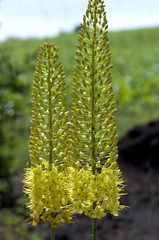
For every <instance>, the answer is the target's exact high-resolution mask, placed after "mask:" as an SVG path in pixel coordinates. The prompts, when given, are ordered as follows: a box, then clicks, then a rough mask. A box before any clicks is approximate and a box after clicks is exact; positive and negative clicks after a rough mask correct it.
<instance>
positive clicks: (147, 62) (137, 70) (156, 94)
mask: <svg viewBox="0 0 159 240" xmlns="http://www.w3.org/2000/svg"><path fill="white" fill-rule="evenodd" d="M77 38H78V32H75V33H72V34H61V35H60V36H59V37H56V38H53V39H51V38H50V39H29V40H23V41H22V40H18V39H10V40H8V41H6V42H4V43H0V111H1V116H0V123H1V125H0V135H1V155H2V158H4V159H12V160H13V161H11V162H12V163H13V167H14V166H15V165H17V164H18V166H20V167H22V166H24V162H26V161H27V159H28V136H29V124H30V114H31V87H32V81H33V74H34V66H35V63H36V58H37V54H38V50H39V47H40V45H41V44H42V43H43V42H44V41H48V42H54V43H55V44H57V45H58V46H59V55H60V58H61V61H62V64H63V67H64V70H65V74H66V77H67V90H68V93H69V97H68V103H69V106H71V89H72V74H73V66H74V63H75V60H74V56H75V44H76V43H77ZM109 40H110V50H111V52H112V63H113V65H114V66H113V69H112V75H113V87H114V93H115V100H116V105H117V115H116V121H117V125H118V134H119V136H122V135H123V134H124V133H126V132H127V130H128V129H130V128H131V127H133V126H134V125H136V124H143V123H145V122H148V121H152V120H155V119H157V118H159V110H158V109H159V47H158V46H159V28H154V29H142V30H133V31H122V32H110V33H109ZM9 162H10V161H9Z"/></svg>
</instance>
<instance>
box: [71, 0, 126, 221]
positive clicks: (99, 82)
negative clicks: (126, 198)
mask: <svg viewBox="0 0 159 240" xmlns="http://www.w3.org/2000/svg"><path fill="white" fill-rule="evenodd" d="M104 7H105V6H104V1H103V0H89V2H88V9H87V11H86V15H84V17H83V24H82V25H81V30H80V34H79V44H78V45H77V51H76V55H77V57H76V66H75V73H74V77H73V80H74V82H73V95H74V97H73V105H72V125H73V131H74V136H73V138H74V142H75V149H74V152H75V156H76V158H77V160H76V165H77V169H79V173H78V174H79V175H80V172H81V171H84V170H81V168H83V166H85V167H84V168H83V169H90V168H91V169H92V170H91V172H92V173H93V175H94V177H93V179H92V176H91V172H90V171H89V170H86V171H87V173H88V174H87V177H86V173H82V176H85V177H84V178H85V179H83V178H82V177H79V176H77V177H76V179H78V180H77V181H80V179H81V181H82V179H83V181H84V183H83V185H82V187H81V186H80V188H81V189H83V192H84V191H85V190H86V189H85V188H87V191H86V192H87V194H86V195H85V200H86V201H85V200H84V197H83V195H84V193H83V194H82V193H81V195H80V194H79V193H78V194H77V196H74V199H75V209H76V210H75V211H77V212H78V211H79V212H80V211H81V212H82V210H81V209H80V207H81V206H83V211H84V213H85V214H86V215H88V216H90V217H92V218H101V217H103V216H104V215H105V214H106V212H107V211H110V212H111V213H112V214H114V215H118V213H119V210H120V209H122V208H123V206H121V205H120V204H119V198H120V195H122V193H121V190H122V188H123V180H122V179H121V178H119V177H120V175H121V173H120V170H119V168H118V164H117V158H118V147H117V143H118V140H117V129H116V124H115V112H116V109H115V102H114V100H113V89H112V81H111V79H112V77H111V68H112V65H111V53H110V50H109V42H108V30H107V29H108V25H107V20H106V12H105V10H104ZM88 166H89V167H88ZM88 175H89V177H88ZM86 178H88V179H89V180H88V181H87V180H86ZM91 179H92V180H91ZM86 181H87V182H86ZM91 181H92V185H91ZM77 184H78V182H77ZM103 184H104V185H103ZM84 189H85V190H84ZM75 190H76V187H75ZM81 191H82V190H81ZM88 192H89V193H88ZM80 196H81V198H80ZM79 199H81V202H82V205H80V207H78V206H77V205H79V204H78V202H79ZM92 209H93V210H92Z"/></svg>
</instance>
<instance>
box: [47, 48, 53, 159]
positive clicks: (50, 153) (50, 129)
mask: <svg viewBox="0 0 159 240" xmlns="http://www.w3.org/2000/svg"><path fill="white" fill-rule="evenodd" d="M50 58H51V57H50V52H49V69H48V92H49V149H50V150H49V164H52V149H53V141H52V106H51V99H52V93H51V82H50V69H51V63H50Z"/></svg>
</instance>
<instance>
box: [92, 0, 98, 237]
mask: <svg viewBox="0 0 159 240" xmlns="http://www.w3.org/2000/svg"><path fill="white" fill-rule="evenodd" d="M94 5H95V6H96V0H95V3H94ZM96 31H97V29H96V7H95V11H94V34H93V44H92V142H93V146H92V158H93V159H94V164H93V166H92V172H93V174H96V154H95V148H96V139H95V133H94V132H95V121H94V120H95V114H94V110H95V104H94V101H95V57H96V56H95V47H96V46H95V45H96V43H95V41H96ZM95 208H96V202H94V203H93V209H94V210H95ZM92 233H93V239H92V240H96V239H97V219H96V218H94V219H93V229H92Z"/></svg>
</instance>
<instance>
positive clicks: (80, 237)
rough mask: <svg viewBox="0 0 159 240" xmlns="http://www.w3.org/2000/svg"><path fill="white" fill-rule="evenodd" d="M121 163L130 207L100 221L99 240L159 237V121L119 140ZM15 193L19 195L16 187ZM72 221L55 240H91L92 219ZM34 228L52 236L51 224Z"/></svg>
mask: <svg viewBox="0 0 159 240" xmlns="http://www.w3.org/2000/svg"><path fill="white" fill-rule="evenodd" d="M118 163H119V166H120V169H121V170H122V172H123V175H124V178H125V180H126V188H125V191H126V192H127V193H128V194H127V196H124V197H123V198H122V203H124V204H126V205H127V206H129V208H128V209H126V210H123V211H122V212H121V214H120V216H119V217H114V216H112V215H110V214H108V215H107V216H106V217H104V218H103V219H102V220H99V221H98V227H97V229H98V240H158V239H159V121H157V122H152V123H149V124H147V125H145V126H138V127H135V128H134V129H132V130H131V131H129V132H128V133H127V134H126V135H125V136H124V137H123V138H122V139H120V141H119V160H118ZM14 186H16V184H14ZM20 191H21V190H20ZM18 192H19V191H18ZM13 193H14V194H15V195H16V194H19V193H16V191H15V190H14V191H13ZM10 204H11V203H10ZM8 207H9V206H8ZM73 221H74V223H72V224H70V225H67V224H62V225H61V226H60V228H59V229H58V230H56V240H90V239H91V229H92V221H91V219H89V218H87V217H85V216H80V217H77V218H74V219H73ZM31 231H33V229H32V230H31ZM34 231H36V232H39V231H42V232H43V233H44V232H46V235H45V237H44V238H43V239H46V240H47V239H48V240H49V239H50V228H49V227H48V225H45V224H42V225H40V226H38V227H37V229H36V230H34ZM24 239H25V238H24ZM27 239H28V238H27Z"/></svg>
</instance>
